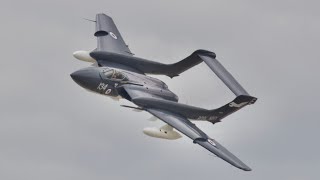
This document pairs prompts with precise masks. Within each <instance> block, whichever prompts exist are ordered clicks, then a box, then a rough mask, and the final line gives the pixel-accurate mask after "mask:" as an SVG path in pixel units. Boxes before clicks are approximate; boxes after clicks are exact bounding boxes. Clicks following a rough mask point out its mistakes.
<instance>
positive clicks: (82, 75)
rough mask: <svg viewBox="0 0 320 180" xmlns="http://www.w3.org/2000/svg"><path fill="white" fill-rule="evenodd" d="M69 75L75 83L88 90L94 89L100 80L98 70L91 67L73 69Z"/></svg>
mask: <svg viewBox="0 0 320 180" xmlns="http://www.w3.org/2000/svg"><path fill="white" fill-rule="evenodd" d="M70 76H71V78H72V79H73V80H74V81H75V82H76V83H77V84H79V85H80V86H82V87H83V88H86V89H90V90H95V89H96V88H97V86H98V85H99V83H100V82H101V78H100V75H99V70H98V69H96V68H93V67H90V68H85V69H81V70H78V71H75V72H73V73H72V74H70Z"/></svg>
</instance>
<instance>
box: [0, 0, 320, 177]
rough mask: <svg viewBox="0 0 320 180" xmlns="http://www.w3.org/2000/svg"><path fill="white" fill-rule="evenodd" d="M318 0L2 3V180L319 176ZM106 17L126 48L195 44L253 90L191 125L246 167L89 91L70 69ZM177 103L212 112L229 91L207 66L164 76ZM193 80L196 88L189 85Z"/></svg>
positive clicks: (150, 51) (178, 51)
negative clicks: (158, 131)
mask: <svg viewBox="0 0 320 180" xmlns="http://www.w3.org/2000/svg"><path fill="white" fill-rule="evenodd" d="M318 7H319V3H318V2H317V1H303V2H302V1H286V0H282V1H273V0H271V1H265V2H260V1H259V2H257V1H250V0H244V1H222V0H217V1H190V2H185V1H161V2H160V1H159V2H150V1H145V0H140V1H88V2H79V1H67V2H66V1H61V0H58V1H52V2H49V1H48V2H45V1H37V0H32V1H25V2H24V1H22V2H18V1H10V2H9V1H7V2H3V3H2V5H1V7H0V10H1V11H0V12H1V16H0V18H1V19H0V20H1V22H2V30H1V34H0V38H1V41H0V48H1V49H2V58H1V59H2V60H1V61H0V73H1V74H0V80H1V82H2V86H1V87H2V88H0V93H1V101H0V108H1V115H0V117H1V121H0V149H1V150H0V178H1V179H89V178H90V179H129V178H130V179H151V178H152V179H195V178H199V177H201V179H209V178H219V179H236V178H237V179H316V178H317V177H318V172H317V170H318V167H319V165H320V164H319V162H320V157H319V155H318V153H319V151H320V145H319V141H318V139H317V137H319V135H320V134H319V130H318V127H319V121H318V119H319V118H318V114H317V112H318V111H317V109H318V102H319V100H320V98H319V93H318V92H319V91H320V85H319V81H318V79H319V77H320V74H319V71H318V67H319V65H320V63H319V56H320V55H319V53H318V47H319V42H320V35H319V30H320V24H319V16H320V13H319V11H318ZM98 12H104V13H106V14H109V15H110V16H112V17H113V18H114V20H115V22H116V24H117V25H118V27H119V29H120V31H121V33H122V35H123V37H124V39H125V40H126V42H127V43H128V44H129V45H130V48H131V50H132V51H133V52H134V53H135V54H136V55H137V56H140V57H145V58H149V59H154V60H157V61H161V62H166V63H171V62H174V61H177V60H180V59H182V58H184V57H186V56H188V55H189V54H190V53H191V52H193V51H194V50H196V49H199V48H203V49H208V50H212V51H215V52H216V53H217V56H218V58H219V60H220V61H221V62H222V63H223V64H224V65H225V67H227V68H228V69H229V70H230V72H232V73H233V74H234V76H235V77H236V78H237V79H238V80H239V81H240V82H241V83H242V84H243V86H244V87H245V88H246V89H247V90H248V91H249V92H250V93H251V94H253V95H255V96H257V97H259V100H258V102H257V103H256V104H255V105H254V106H250V107H248V108H246V109H244V110H242V111H240V112H237V113H236V114H234V115H232V116H230V117H228V118H226V119H225V120H224V121H223V122H222V123H219V124H217V125H215V126H212V125H211V124H208V123H197V124H198V125H199V127H201V128H202V129H203V130H204V131H206V132H207V133H208V134H209V135H210V136H212V137H214V138H215V139H217V140H218V141H219V142H221V144H223V145H225V146H226V147H228V149H230V151H231V152H234V153H235V154H236V155H238V156H239V158H240V159H242V160H243V161H244V162H246V163H247V164H248V165H249V166H250V167H252V168H253V171H252V172H242V171H240V170H238V169H236V168H234V167H232V166H230V165H228V164H227V163H225V162H223V161H222V160H220V159H218V158H215V157H213V156H212V155H209V153H208V152H207V151H206V150H204V149H202V148H201V147H198V146H195V145H193V144H192V142H191V141H190V140H189V139H187V138H185V137H184V138H183V139H181V140H178V141H164V140H159V139H153V138H150V137H146V136H144V135H143V134H142V129H143V128H144V127H146V126H157V127H158V126H161V125H162V122H159V121H157V122H148V121H146V119H148V118H149V117H150V115H149V114H147V113H135V112H132V111H130V110H128V109H122V108H120V107H119V104H124V103H127V102H125V101H124V100H123V101H120V102H114V101H112V100H111V99H108V98H105V97H102V96H98V95H95V94H91V93H88V92H87V91H85V90H83V89H81V88H80V87H78V86H77V85H76V84H75V83H74V82H73V81H72V80H71V79H70V77H69V74H70V73H71V72H73V71H75V70H77V69H80V68H82V67H85V66H87V65H88V64H86V63H82V62H79V61H77V60H75V59H74V58H73V57H72V52H73V51H75V50H79V49H84V50H91V49H94V48H95V47H96V41H95V38H94V36H93V30H94V25H93V24H92V23H90V22H86V21H84V20H82V19H81V18H94V15H95V14H96V13H98ZM159 78H160V79H162V80H164V81H165V82H167V84H168V85H169V87H170V88H171V89H172V90H173V91H174V92H176V93H177V94H179V95H180V97H181V102H186V101H187V102H188V103H189V104H193V105H198V106H201V107H206V108H214V107H218V106H220V105H222V104H224V103H225V102H226V101H229V100H231V99H232V98H233V95H232V94H231V93H230V92H229V91H227V88H225V87H224V86H223V84H222V83H221V82H220V81H219V80H218V79H217V78H216V77H214V76H213V73H212V72H211V71H210V70H209V69H208V68H207V67H206V66H205V65H199V66H197V67H196V68H194V69H192V70H190V71H188V72H185V73H184V74H183V75H181V76H180V77H177V78H175V79H170V78H167V77H160V76H159ZM192 85H195V86H196V87H198V88H191V87H193V86H192Z"/></svg>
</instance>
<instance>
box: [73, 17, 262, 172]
mask: <svg viewBox="0 0 320 180" xmlns="http://www.w3.org/2000/svg"><path fill="white" fill-rule="evenodd" d="M95 36H97V40H98V48H97V49H96V50H94V51H93V52H91V53H90V56H91V57H92V58H94V59H95V60H96V61H97V64H98V67H88V68H84V69H81V70H78V71H76V72H74V73H72V74H71V77H72V78H73V80H74V81H75V82H76V83H78V84H79V85H80V86H82V87H83V88H85V89H88V90H90V91H93V92H96V93H99V94H103V95H107V96H112V97H119V96H120V97H122V98H125V99H127V100H129V101H131V102H133V103H134V104H136V105H137V106H138V107H133V108H137V109H141V110H145V111H147V112H149V113H151V114H152V115H154V116H156V117H158V118H159V119H161V120H163V121H164V122H166V123H167V124H169V125H170V126H172V127H173V128H175V129H177V130H178V131H180V132H181V133H183V134H185V135H186V136H188V137H189V138H191V139H192V140H193V142H194V143H197V144H199V145H201V146H202V147H204V148H206V149H207V150H209V151H210V152H212V153H214V154H215V155H217V156H218V157H220V158H221V159H223V160H225V161H226V162H228V163H230V164H231V165H233V166H235V167H237V168H240V169H242V170H245V171H250V170H251V169H250V168H249V167H248V166H247V165H245V164H244V163H243V162H242V161H240V160H239V159H238V158H237V157H235V156H234V155H233V154H231V153H230V152H229V151H228V150H226V149H225V148H224V147H223V146H221V145H220V144H219V143H217V142H216V141H215V140H213V139H211V138H209V137H208V136H207V135H206V134H205V133H204V132H203V131H201V130H200V129H199V128H198V127H196V126H195V125H194V124H193V123H191V122H190V121H189V120H188V119H193V120H205V121H209V122H211V123H213V124H214V123H216V122H220V120H221V119H222V118H225V117H226V116H228V115H230V114H231V113H233V112H236V111H237V110H239V109H241V108H243V107H245V106H246V105H250V104H253V103H255V101H256V100H257V98H255V97H252V96H250V95H249V94H248V93H247V91H246V90H245V89H244V88H243V87H242V86H241V85H240V84H239V83H238V82H237V81H236V80H235V79H234V78H233V76H232V75H231V74H230V73H229V72H228V71H227V70H226V69H225V68H224V67H223V66H222V65H221V64H220V63H219V62H218V60H217V59H216V54H215V53H213V52H210V51H206V50H197V51H195V52H194V53H192V54H191V55H190V56H188V57H187V58H185V59H183V60H181V61H179V62H177V63H174V64H162V63H158V62H154V61H150V60H146V59H142V58H137V57H133V56H132V53H131V52H130V50H129V48H128V47H127V46H126V45H125V43H124V41H123V39H122V37H121V35H120V33H119V31H118V29H117V28H116V26H115V24H114V22H113V20H112V19H111V18H110V17H109V16H107V15H104V14H97V16H96V32H95ZM203 61H204V62H205V63H206V64H207V65H208V67H209V68H210V69H211V70H212V71H213V72H214V73H215V74H216V75H217V76H218V77H219V78H220V79H221V80H222V81H223V82H224V83H225V84H226V85H227V86H228V88H229V89H230V90H231V91H232V92H233V93H234V94H235V95H236V96H237V97H236V98H235V99H234V100H233V101H232V102H230V103H228V104H226V105H224V106H222V107H220V108H217V109H213V110H207V109H203V108H198V107H194V106H189V105H185V104H180V103H178V96H177V95H176V94H174V93H173V92H171V91H170V90H169V89H168V87H167V85H166V84H165V83H164V82H162V81H160V80H158V79H155V78H152V77H149V76H147V75H146V74H162V75H167V76H169V77H171V78H173V77H175V76H178V75H179V74H181V73H182V72H184V71H186V70H188V69H190V68H191V67H194V66H195V65H197V64H199V63H201V62H203ZM107 71H112V72H113V75H112V76H110V77H109V78H106V77H107V76H104V73H105V72H107ZM117 75H121V77H125V78H120V79H119V78H117Z"/></svg>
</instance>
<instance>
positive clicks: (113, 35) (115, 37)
mask: <svg viewBox="0 0 320 180" xmlns="http://www.w3.org/2000/svg"><path fill="white" fill-rule="evenodd" d="M109 34H110V36H111V37H113V38H114V39H118V37H117V36H116V35H115V34H114V33H113V32H109Z"/></svg>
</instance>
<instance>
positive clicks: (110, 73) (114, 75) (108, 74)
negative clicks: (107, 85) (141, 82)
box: [101, 69, 128, 81]
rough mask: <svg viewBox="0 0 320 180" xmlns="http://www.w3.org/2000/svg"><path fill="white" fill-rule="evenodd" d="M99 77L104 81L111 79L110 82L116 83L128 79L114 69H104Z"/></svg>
mask: <svg viewBox="0 0 320 180" xmlns="http://www.w3.org/2000/svg"><path fill="white" fill-rule="evenodd" d="M101 76H102V78H104V79H111V80H117V81H127V80H128V78H127V77H126V76H125V75H124V74H123V73H121V72H120V71H117V70H115V69H104V70H102V72H101Z"/></svg>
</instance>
